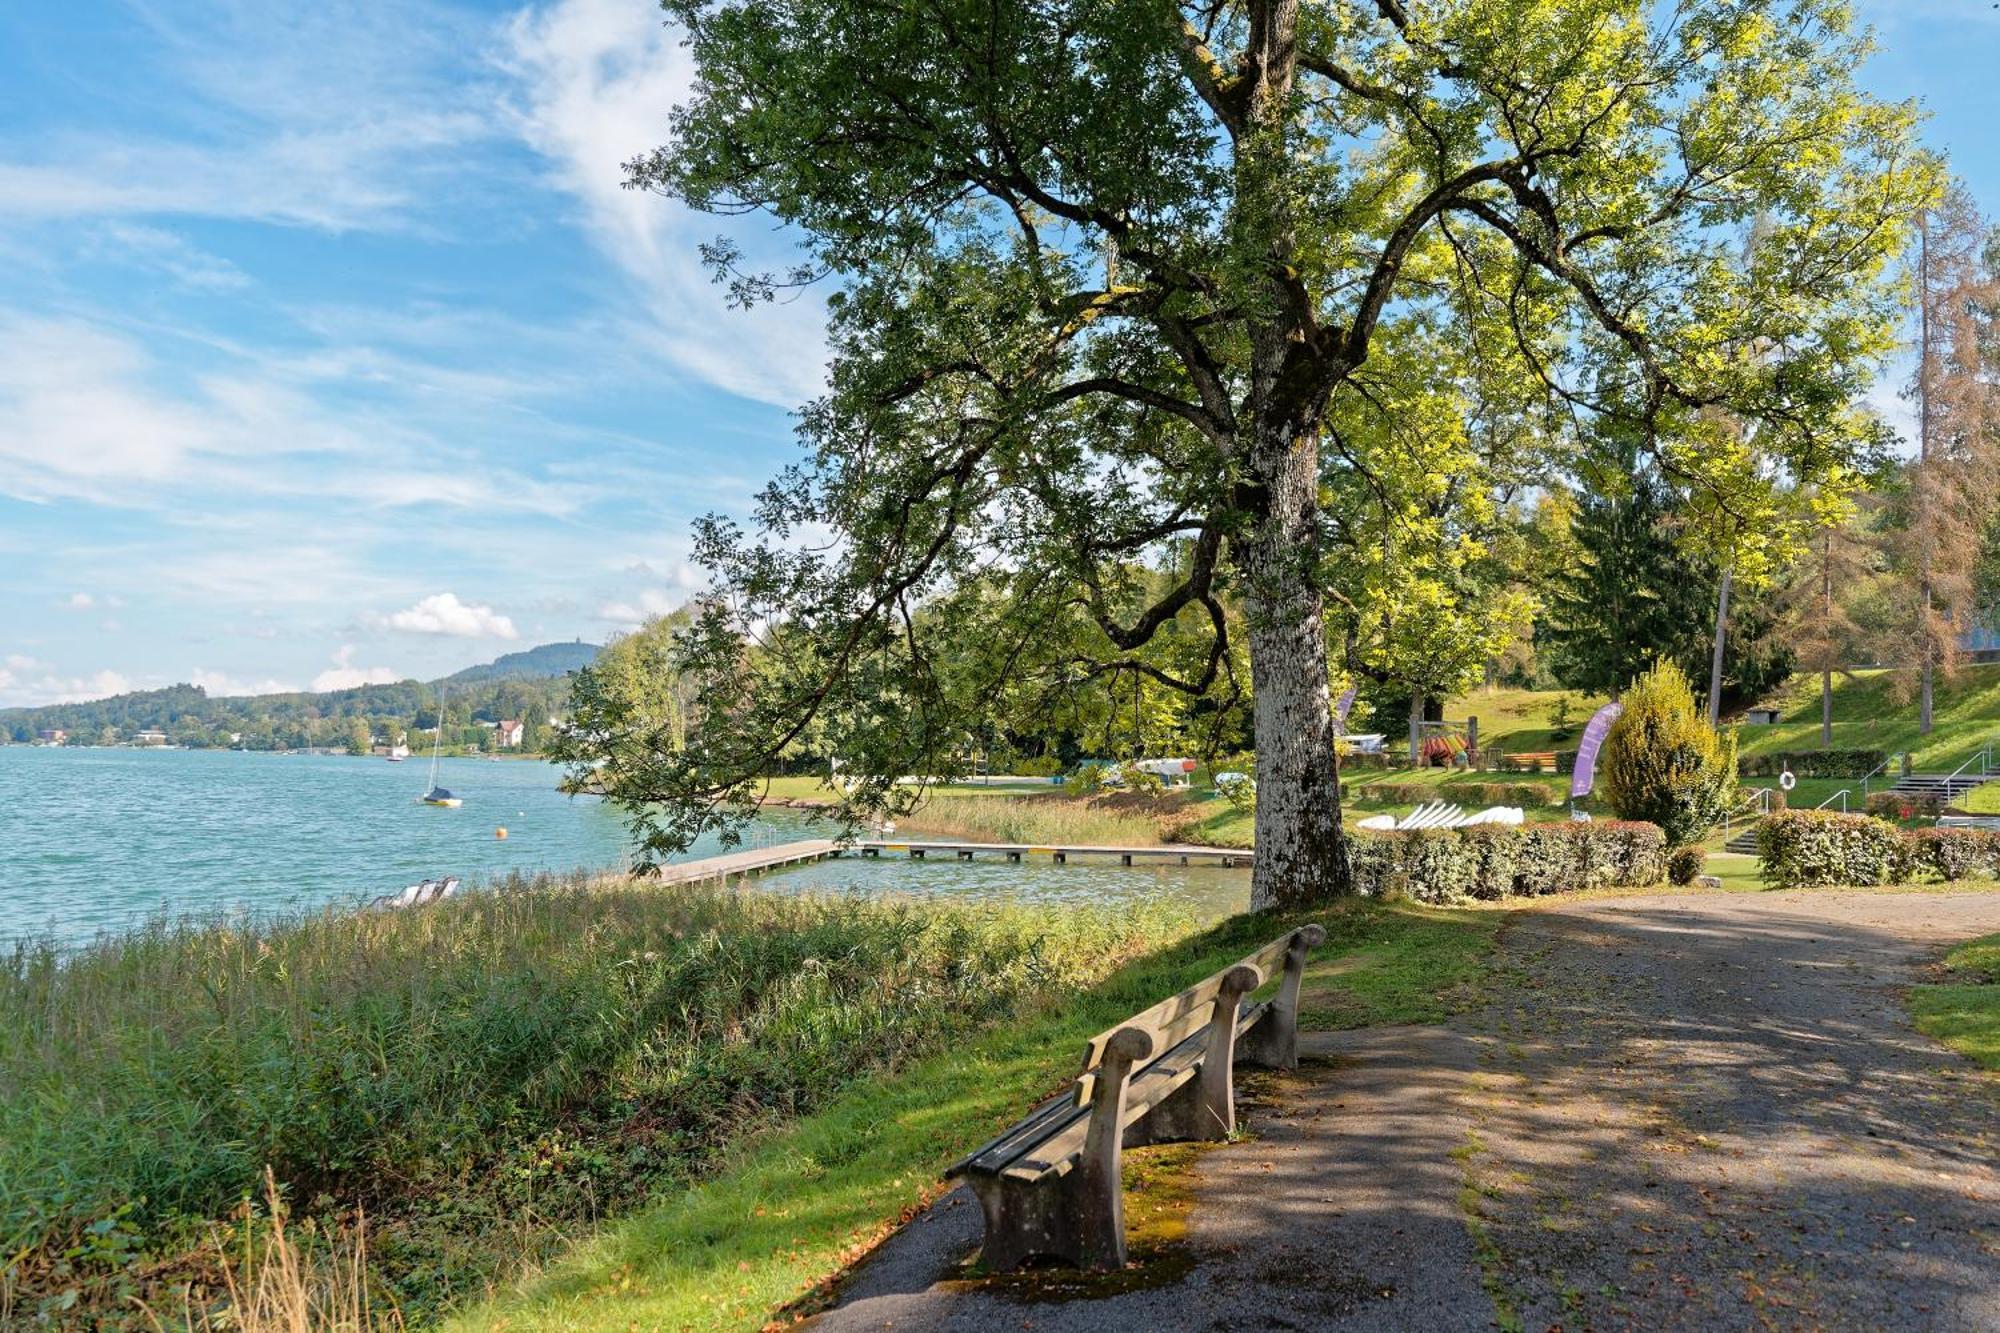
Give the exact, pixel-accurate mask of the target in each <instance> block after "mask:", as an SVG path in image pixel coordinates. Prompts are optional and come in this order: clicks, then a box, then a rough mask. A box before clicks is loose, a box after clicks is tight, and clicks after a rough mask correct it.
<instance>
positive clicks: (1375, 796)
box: [1346, 782, 1562, 808]
mask: <svg viewBox="0 0 2000 1333" xmlns="http://www.w3.org/2000/svg"><path fill="white" fill-rule="evenodd" d="M1346 795H1347V796H1348V797H1349V798H1350V799H1352V800H1356V801H1376V802H1379V803H1381V804H1383V805H1422V804H1423V803H1424V802H1426V801H1456V802H1458V803H1459V804H1461V805H1473V806H1482V805H1518V806H1522V807H1524V808H1532V807H1537V806H1544V805H1560V804H1562V796H1561V794H1560V793H1559V792H1557V791H1556V789H1555V788H1553V787H1547V786H1544V785H1542V784H1541V783H1539V782H1452V783H1445V784H1438V783H1431V782H1370V783H1366V784H1360V783H1357V784H1355V785H1353V786H1351V787H1348V788H1347V792H1346Z"/></svg>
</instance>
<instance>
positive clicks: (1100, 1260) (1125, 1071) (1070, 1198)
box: [971, 1028, 1153, 1273]
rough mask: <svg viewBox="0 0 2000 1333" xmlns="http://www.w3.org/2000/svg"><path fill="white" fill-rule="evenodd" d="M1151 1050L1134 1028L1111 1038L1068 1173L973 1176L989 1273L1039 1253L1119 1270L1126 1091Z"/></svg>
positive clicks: (1122, 1254)
mask: <svg viewBox="0 0 2000 1333" xmlns="http://www.w3.org/2000/svg"><path fill="white" fill-rule="evenodd" d="M1152 1053H1153V1039H1152V1037H1151V1036H1150V1035H1148V1034H1147V1033H1145V1032H1142V1031H1140V1030H1139V1029H1137V1028H1126V1029H1124V1030H1123V1031H1121V1032H1119V1033H1117V1034H1116V1035H1114V1036H1113V1037H1112V1039H1111V1041H1110V1044H1109V1045H1107V1046H1106V1047H1105V1052H1104V1062H1103V1064H1101V1065H1100V1066H1098V1071H1097V1083H1096V1095H1095V1098H1094V1100H1093V1101H1092V1103H1091V1108H1090V1128H1089V1129H1088V1130H1086V1131H1085V1135H1084V1141H1083V1153H1082V1155H1081V1160H1079V1161H1078V1162H1077V1164H1076V1166H1075V1167H1074V1168H1072V1169H1071V1170H1070V1171H1069V1172H1068V1173H1067V1174H1065V1175H1061V1176H1054V1177H1047V1178H1044V1179H1042V1180H1039V1181H1024V1180H1010V1179H1008V1178H1007V1177H1006V1176H1004V1175H1001V1176H981V1175H975V1176H973V1177H972V1178H971V1179H972V1188H973V1191H974V1192H975V1193H977V1194H978V1195H979V1208H980V1211H981V1212H983V1213H984V1214H985V1215H986V1243H985V1245H984V1246H982V1247H981V1249H980V1251H979V1259H980V1262H981V1263H982V1264H983V1265H985V1267H986V1269H987V1271H988V1272H994V1273H1004V1272H1006V1271H1008V1270H1009V1269H1012V1268H1018V1267H1019V1266H1020V1265H1021V1264H1022V1263H1023V1262H1025V1261H1026V1260H1028V1259H1031V1258H1035V1257H1037V1256H1041V1257H1045V1258H1051V1259H1060V1260H1063V1261H1064V1262H1066V1263H1069V1264H1073V1265H1075V1266H1076V1267H1078V1268H1100V1269H1115V1268H1123V1267H1124V1266H1125V1192H1124V1186H1123V1183H1122V1182H1121V1180H1120V1179H1119V1171H1120V1168H1121V1166H1122V1165H1123V1157H1124V1153H1123V1151H1122V1148H1121V1141H1122V1139H1123V1135H1122V1134H1121V1133H1120V1132H1119V1127H1120V1126H1121V1125H1122V1124H1123V1123H1124V1120H1125V1088H1126V1084H1127V1082H1129V1080H1130V1079H1131V1076H1132V1063H1133V1061H1135V1060H1143V1059H1145V1058H1146V1057H1148V1056H1149V1055H1151V1054H1152Z"/></svg>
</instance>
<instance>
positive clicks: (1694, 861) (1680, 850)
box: [1667, 846, 1708, 887]
mask: <svg viewBox="0 0 2000 1333" xmlns="http://www.w3.org/2000/svg"><path fill="white" fill-rule="evenodd" d="M1706 864H1708V852H1707V850H1706V849H1704V848H1702V847H1699V846H1696V847H1676V848H1674V849H1673V851H1671V852H1669V853H1667V882H1668V883H1669V884H1679V885H1681V886H1682V887H1686V886H1687V885H1689V884H1692V883H1694V882H1695V881H1696V880H1698V879H1700V878H1701V868H1702V867H1703V866H1704V865H1706Z"/></svg>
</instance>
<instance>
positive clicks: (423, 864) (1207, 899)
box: [0, 745, 1249, 943]
mask: <svg viewBox="0 0 2000 1333" xmlns="http://www.w3.org/2000/svg"><path fill="white" fill-rule="evenodd" d="M428 776H429V764H428V763H426V762H424V761H422V760H418V759H411V760H410V761H409V762H407V763H401V764H391V763H388V762H386V761H385V760H382V759H372V758H370V759H363V758H349V757H346V756H322V755H303V754H295V755H280V754H266V753H245V752H239V751H221V750H124V749H80V748H62V749H53V748H37V747H31V746H19V745H16V746H0V939H8V938H19V937H23V936H48V937H51V938H54V939H56V940H59V941H63V942H66V943H75V942H78V941H81V940H86V939H88V938H90V937H91V936H93V935H97V934H100V933H105V932H115V931H118V930H121V929H125V928H127V927H129V926H131V925H133V924H135V923H138V922H140V921H143V920H145V919H146V918H148V917H151V916H157V915H161V914H166V915H174V916H180V915H210V914H218V913H221V914H228V913H237V912H250V913H253V914H266V913H274V912H284V911H294V910H298V909H302V908H313V907H318V906H321V905H323V904H327V903H354V904H360V903H363V902H366V901H367V900H368V899H370V898H373V897H374V896H376V895H377V894H382V893H387V892H390V891H392V890H394V889H399V888H401V887H403V886H404V885H406V884H410V883H413V882H415V881H416V880H418V879H422V878H425V877H427V876H430V877H435V876H438V875H443V874H454V875H460V876H463V877H464V878H465V880H466V882H467V884H468V885H473V884H475V883H477V882H479V881H481V880H487V879H491V878H494V877H496V876H500V875H504V874H507V873H508V872H510V871H521V872H524V873H532V872H535V871H538V870H554V871H564V870H573V869H578V868H588V869H608V868H616V867H619V866H622V865H624V864H627V841H626V834H625V828H624V825H623V824H622V823H621V822H620V820H619V818H618V816H617V814H616V813H615V812H614V811H613V810H611V809H610V808H608V807H606V806H605V805H603V804H602V803H601V802H599V801H598V800H596V799H595V798H593V797H569V796H565V795H563V794H562V793H560V792H558V791H557V790H556V788H555V782H556V776H557V771H556V770H555V769H554V768H552V767H550V766H549V765H545V764H540V763H535V762H532V761H525V760H508V761H502V762H494V761H491V760H480V759H446V760H444V761H442V763H441V764H440V766H439V771H438V782H439V784H440V785H442V786H445V787H448V788H450V789H451V790H452V791H453V792H454V793H456V794H457V795H459V796H462V797H463V798H464V800H465V804H464V805H463V806H462V807H460V808H458V809H456V810H448V809H441V808H437V807H433V806H425V805H420V804H418V803H417V797H418V796H419V795H420V794H421V793H422V792H423V790H424V786H425V780H426V778H427V777H428ZM765 822H766V825H767V826H766V827H765V828H763V829H760V830H755V831H754V834H755V836H754V837H753V839H752V841H753V842H770V841H774V840H779V839H782V838H783V837H786V836H808V829H807V827H806V825H805V823H804V821H803V820H801V819H800V818H799V817H797V816H795V815H790V814H789V813H788V812H778V813H776V814H775V815H774V816H773V817H771V818H770V819H769V820H768V821H765ZM498 827H505V828H506V829H507V835H508V836H507V838H506V839H505V840H504V841H503V840H501V839H498V838H496V837H495V836H494V830H495V829H496V828H498ZM719 850H721V849H720V848H719V847H717V846H714V845H712V844H707V845H704V844H698V845H696V846H695V847H693V848H691V849H690V850H689V855H690V856H703V855H713V854H715V853H716V852H717V851H719ZM760 882H762V883H763V884H765V885H767V886H769V887H771V888H774V889H796V890H799V891H811V892H846V893H871V894H872V893H906V894H907V893H915V894H953V895H968V896H975V897H991V898H1019V899H1028V900H1038V901H1066V902H1087V901H1099V902H1103V901H1111V902H1116V901H1127V900H1136V899H1150V898H1160V897H1165V898H1173V899H1176V900H1179V901H1183V902H1186V903H1188V904H1189V905H1190V906H1192V907H1194V908H1196V909H1197V910H1201V911H1203V912H1223V911H1234V910H1239V909H1240V908H1241V907H1243V906H1244V905H1245V903H1247V901H1248V899H1249V877H1248V875H1247V874H1246V873H1245V872H1243V871H1240V870H1223V869H1220V868H1218V867H1209V866H1157V867H1149V866H1134V867H1124V866H1120V865H1117V864H1116V863H1111V864H1104V863H1091V862H1083V861H1076V862H1071V863H1070V864H1068V865H1054V864H1052V863H1048V862H1034V863H1028V864H1023V865H1015V864H1012V863H1008V862H1005V861H1000V860H991V861H976V862H971V863H966V862H959V861H906V860H901V859H897V858H889V857H885V858H883V859H881V860H879V861H877V860H873V859H866V860H864V859H861V858H856V857H844V858H841V859H839V860H834V861H824V862H819V863H817V864H813V865H808V866H802V867H799V868H796V869H793V870H788V871H783V872H780V873H776V874H772V875H768V876H765V877H764V878H763V879H762V881H760Z"/></svg>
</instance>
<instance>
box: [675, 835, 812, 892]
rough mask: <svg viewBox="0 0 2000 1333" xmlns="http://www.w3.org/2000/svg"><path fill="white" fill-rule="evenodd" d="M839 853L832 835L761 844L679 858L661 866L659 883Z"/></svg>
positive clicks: (720, 876) (754, 870)
mask: <svg viewBox="0 0 2000 1333" xmlns="http://www.w3.org/2000/svg"><path fill="white" fill-rule="evenodd" d="M839 854H840V844H839V843H837V842H835V841H834V840H833V839H832V838H805V839H802V840H801V841H798V842H784V843H779V844H778V845H777V846H776V847H759V848H756V849H754V850H752V851H747V852H727V853H724V854H723V855H721V856H704V857H702V858H701V859H700V860H699V861H678V862H674V863H672V864H669V865H663V866H661V867H660V872H659V882H660V883H662V884H691V883H693V882H695V881H696V880H704V879H727V878H729V877H730V876H732V875H755V874H758V873H759V872H761V871H765V870H781V869H783V868H784V867H786V866H796V865H804V864H805V863H806V862H808V861H824V860H826V859H827V858H828V857H829V856H838V855H839Z"/></svg>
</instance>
